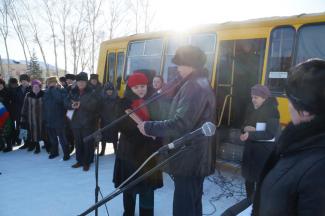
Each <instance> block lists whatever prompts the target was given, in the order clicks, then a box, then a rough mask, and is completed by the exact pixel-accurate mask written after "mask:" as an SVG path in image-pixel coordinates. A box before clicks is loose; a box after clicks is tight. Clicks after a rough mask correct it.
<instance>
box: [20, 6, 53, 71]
mask: <svg viewBox="0 0 325 216" xmlns="http://www.w3.org/2000/svg"><path fill="white" fill-rule="evenodd" d="M22 6H23V8H24V10H25V11H26V17H25V18H26V19H27V21H28V23H29V25H30V29H31V31H32V35H33V40H34V42H35V43H36V44H37V45H38V47H39V49H40V52H41V55H42V58H43V62H44V64H45V68H46V77H48V76H50V70H49V65H48V64H47V61H46V56H45V52H44V49H43V44H42V42H41V39H40V35H39V27H38V26H37V23H36V22H35V19H34V16H33V14H32V12H31V11H32V10H31V8H30V6H29V4H28V2H24V3H23V4H22Z"/></svg>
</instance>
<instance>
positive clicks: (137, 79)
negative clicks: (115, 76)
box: [128, 73, 149, 88]
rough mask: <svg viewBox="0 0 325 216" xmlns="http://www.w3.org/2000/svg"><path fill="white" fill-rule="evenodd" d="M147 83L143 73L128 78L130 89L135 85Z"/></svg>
mask: <svg viewBox="0 0 325 216" xmlns="http://www.w3.org/2000/svg"><path fill="white" fill-rule="evenodd" d="M148 82H149V81H148V78H147V77H146V75H144V74H143V73H134V74H132V75H130V76H129V78H128V86H129V87H130V88H132V87H133V86H136V85H147V84H148Z"/></svg>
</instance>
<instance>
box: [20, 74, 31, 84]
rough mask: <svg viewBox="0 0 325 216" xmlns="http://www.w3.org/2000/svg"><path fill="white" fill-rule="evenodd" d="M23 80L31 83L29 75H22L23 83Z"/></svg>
mask: <svg viewBox="0 0 325 216" xmlns="http://www.w3.org/2000/svg"><path fill="white" fill-rule="evenodd" d="M23 80H26V81H28V82H29V81H30V77H29V76H28V74H21V75H20V76H19V81H20V82H21V81H23Z"/></svg>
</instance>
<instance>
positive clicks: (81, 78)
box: [76, 72, 88, 81]
mask: <svg viewBox="0 0 325 216" xmlns="http://www.w3.org/2000/svg"><path fill="white" fill-rule="evenodd" d="M76 80H77V81H88V74H87V73H86V72H80V73H78V75H77V76H76Z"/></svg>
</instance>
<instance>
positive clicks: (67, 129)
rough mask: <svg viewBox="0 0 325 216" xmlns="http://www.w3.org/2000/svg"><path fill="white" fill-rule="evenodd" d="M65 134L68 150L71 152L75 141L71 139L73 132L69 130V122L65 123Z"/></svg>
mask: <svg viewBox="0 0 325 216" xmlns="http://www.w3.org/2000/svg"><path fill="white" fill-rule="evenodd" d="M65 134H66V138H67V141H68V145H69V150H70V151H71V152H72V151H73V149H74V146H75V141H74V137H73V131H72V129H71V123H70V120H67V121H66V127H65Z"/></svg>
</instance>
